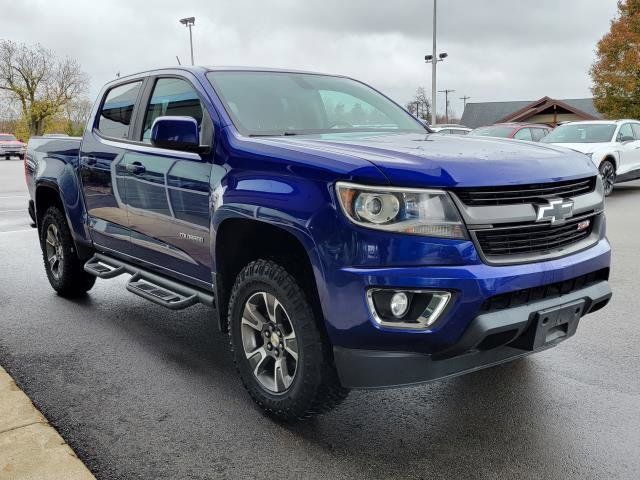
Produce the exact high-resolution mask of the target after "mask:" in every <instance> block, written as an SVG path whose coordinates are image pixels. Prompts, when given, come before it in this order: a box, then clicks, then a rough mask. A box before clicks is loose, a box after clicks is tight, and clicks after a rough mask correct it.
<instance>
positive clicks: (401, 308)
mask: <svg viewBox="0 0 640 480" xmlns="http://www.w3.org/2000/svg"><path fill="white" fill-rule="evenodd" d="M389 306H390V307H391V313H393V316H394V317H396V318H402V317H404V314H405V313H407V310H408V309H409V298H408V297H407V294H406V293H404V292H398V293H394V294H393V297H391V302H390V304H389Z"/></svg>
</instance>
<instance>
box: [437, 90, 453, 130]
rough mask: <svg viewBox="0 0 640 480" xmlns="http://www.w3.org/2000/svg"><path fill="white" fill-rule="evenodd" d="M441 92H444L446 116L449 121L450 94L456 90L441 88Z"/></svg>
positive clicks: (447, 121)
mask: <svg viewBox="0 0 640 480" xmlns="http://www.w3.org/2000/svg"><path fill="white" fill-rule="evenodd" d="M439 92H440V93H444V118H445V122H446V123H449V94H450V93H453V92H455V90H439Z"/></svg>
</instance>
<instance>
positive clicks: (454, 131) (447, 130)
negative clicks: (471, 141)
mask: <svg viewBox="0 0 640 480" xmlns="http://www.w3.org/2000/svg"><path fill="white" fill-rule="evenodd" d="M429 128H430V129H431V131H432V132H433V133H440V134H442V135H466V134H467V133H469V132H470V131H471V129H470V128H469V127H465V126H464V125H458V124H457V123H445V124H440V125H430V126H429Z"/></svg>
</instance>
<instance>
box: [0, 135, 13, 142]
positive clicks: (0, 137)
mask: <svg viewBox="0 0 640 480" xmlns="http://www.w3.org/2000/svg"><path fill="white" fill-rule="evenodd" d="M15 139H16V137H14V136H13V135H4V134H3V135H0V142H13V141H15Z"/></svg>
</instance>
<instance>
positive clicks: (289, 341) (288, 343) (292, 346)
mask: <svg viewBox="0 0 640 480" xmlns="http://www.w3.org/2000/svg"><path fill="white" fill-rule="evenodd" d="M284 349H285V351H286V352H287V353H288V354H289V355H291V357H292V358H293V359H294V360H295V361H296V362H297V361H298V340H297V339H296V335H295V333H293V332H292V333H290V334H289V335H287V336H286V337H284Z"/></svg>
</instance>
